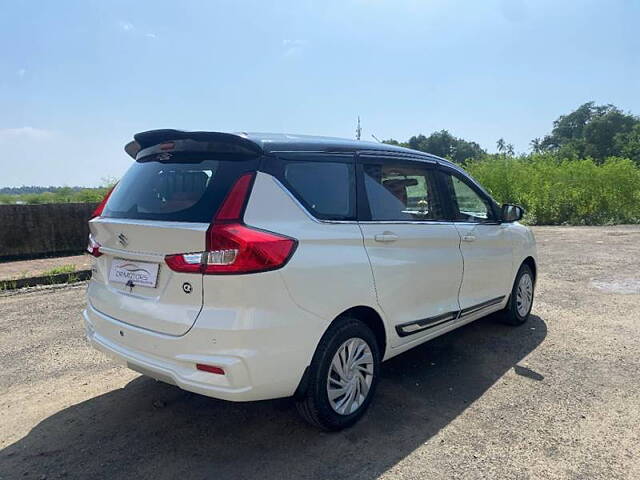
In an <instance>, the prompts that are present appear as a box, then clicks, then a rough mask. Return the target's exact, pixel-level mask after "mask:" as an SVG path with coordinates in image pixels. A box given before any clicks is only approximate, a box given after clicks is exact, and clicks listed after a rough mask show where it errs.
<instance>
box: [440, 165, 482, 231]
mask: <svg viewBox="0 0 640 480" xmlns="http://www.w3.org/2000/svg"><path fill="white" fill-rule="evenodd" d="M443 175H444V179H445V183H446V184H447V186H448V190H449V192H450V194H451V196H452V197H453V198H452V203H453V214H454V218H453V219H454V220H455V221H458V222H486V221H491V220H493V213H492V211H491V206H490V205H489V203H488V202H487V201H486V200H485V199H484V198H483V197H481V196H480V195H478V193H477V192H476V191H475V190H474V189H473V188H471V187H470V186H469V185H468V184H467V183H466V182H464V181H463V180H461V179H460V178H458V177H456V176H455V175H450V174H448V173H444V174H443Z"/></svg>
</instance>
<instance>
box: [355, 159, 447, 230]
mask: <svg viewBox="0 0 640 480" xmlns="http://www.w3.org/2000/svg"><path fill="white" fill-rule="evenodd" d="M363 170H364V186H365V190H366V193H367V199H368V202H369V209H370V210H371V220H377V221H394V220H417V221H420V220H423V221H424V220H441V219H442V218H443V215H442V209H441V208H440V204H439V203H438V201H437V194H436V184H435V171H434V170H433V169H430V168H428V167H426V166H423V165H420V164H417V163H416V164H408V163H397V164H393V163H389V164H382V165H378V164H365V165H363Z"/></svg>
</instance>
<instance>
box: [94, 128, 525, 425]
mask: <svg viewBox="0 0 640 480" xmlns="http://www.w3.org/2000/svg"><path fill="white" fill-rule="evenodd" d="M134 138H135V141H133V142H131V143H129V144H128V145H127V146H126V147H125V150H126V152H127V153H128V154H129V155H130V156H132V157H133V158H134V159H135V162H134V163H133V165H132V166H131V168H130V169H129V170H128V171H127V173H126V174H125V175H124V177H123V178H122V180H121V181H120V182H119V183H118V184H117V186H116V187H115V188H114V189H113V190H112V191H111V193H110V195H108V196H107V198H106V199H105V200H104V201H103V202H102V203H101V204H100V205H99V207H98V208H97V210H96V212H95V214H94V217H93V218H92V219H91V220H90V222H89V225H90V231H91V234H90V238H89V246H88V250H89V252H90V253H91V254H92V255H93V256H94V257H95V261H94V266H93V275H92V278H91V281H90V283H89V287H88V306H87V308H86V310H85V311H84V322H85V327H86V334H87V337H88V339H89V341H90V342H91V343H92V344H93V345H94V346H95V347H97V348H98V349H100V350H102V351H104V352H106V353H108V354H110V355H112V356H115V357H116V358H117V359H119V360H120V361H122V362H124V363H126V365H128V366H129V367H130V368H132V369H134V370H136V371H138V372H141V373H143V374H145V375H148V376H150V377H153V378H156V379H158V380H161V381H163V382H167V383H171V384H174V385H177V386H178V387H180V388H183V389H185V390H189V391H192V392H196V393H200V394H203V395H208V396H210V397H215V398H219V399H224V400H232V401H249V400H262V399H270V398H277V397H289V396H292V397H294V399H295V400H296V403H297V405H298V407H299V410H300V412H301V413H302V415H303V416H304V418H305V419H306V420H308V421H309V422H311V423H313V424H315V425H317V426H320V427H322V428H325V429H331V430H337V429H340V428H344V427H347V426H349V425H351V424H353V423H354V422H356V421H357V420H358V419H359V418H360V417H361V416H362V415H363V413H364V412H365V410H366V409H367V407H368V406H369V403H370V402H371V399H372V397H373V394H374V391H375V388H376V384H377V381H378V378H379V377H380V363H381V362H382V361H384V360H387V359H389V358H391V357H393V356H395V355H398V354H400V353H402V352H404V351H406V350H408V349H410V348H413V347H415V346H416V345H420V344H421V343H423V342H426V341H427V340H430V339H432V338H434V337H437V336H438V335H442V334H443V333H446V332H448V331H451V330H453V329H455V328H457V327H460V326H462V325H465V324H467V323H469V322H472V321H473V320H476V319H478V318H480V317H483V316H485V315H487V314H489V313H492V312H498V311H500V312H501V314H500V315H501V316H502V318H503V319H504V320H505V321H506V322H507V323H509V324H512V325H519V324H522V323H523V322H525V321H526V320H527V317H528V316H529V313H530V311H531V306H532V303H533V292H534V286H535V281H536V273H537V267H536V246H535V240H534V237H533V234H532V233H531V231H530V230H529V229H528V228H526V227H524V226H522V225H521V224H519V223H518V222H517V220H519V219H520V218H521V217H522V213H523V211H522V209H521V208H520V207H518V206H515V205H503V206H502V207H500V206H498V205H497V204H496V202H495V201H494V200H493V199H492V198H491V197H490V195H489V194H488V193H487V192H486V191H485V190H484V189H483V188H482V187H481V186H480V185H478V183H476V182H475V181H474V180H473V179H471V178H470V177H469V176H468V175H467V174H466V173H465V172H464V171H463V170H462V169H461V168H460V167H458V166H456V165H454V164H452V163H450V162H448V161H446V160H443V159H442V158H438V157H434V156H432V155H429V154H425V153H422V152H417V151H413V150H409V149H405V148H400V147H395V146H392V145H385V144H376V143H369V142H360V141H352V140H342V139H335V138H322V137H310V136H294V135H272V134H244V133H240V134H228V133H216V132H183V131H177V130H153V131H149V132H143V133H139V134H137V135H135V137H134Z"/></svg>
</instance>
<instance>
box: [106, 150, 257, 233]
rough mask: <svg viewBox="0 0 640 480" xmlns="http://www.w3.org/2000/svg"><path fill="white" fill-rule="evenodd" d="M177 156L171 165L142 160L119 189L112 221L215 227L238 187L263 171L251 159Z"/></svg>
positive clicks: (110, 209)
mask: <svg viewBox="0 0 640 480" xmlns="http://www.w3.org/2000/svg"><path fill="white" fill-rule="evenodd" d="M198 157H199V155H198V154H193V155H189V154H186V153H181V154H176V155H173V156H172V157H171V159H170V160H167V161H160V160H157V159H156V158H157V157H155V156H154V159H153V160H148V161H137V162H136V163H134V164H133V165H132V166H131V167H130V168H129V170H128V171H127V173H126V174H125V175H124V177H123V178H122V180H120V182H119V183H118V185H117V186H116V188H115V189H114V190H113V192H112V194H111V196H110V197H109V201H108V202H107V204H106V206H105V209H104V211H103V213H102V216H103V217H107V218H130V219H141V220H160V221H174V222H210V221H211V219H212V218H213V216H214V215H215V213H216V212H217V210H218V208H219V207H220V204H221V203H222V201H223V200H224V198H225V196H226V194H227V193H228V191H229V189H230V188H231V186H232V185H233V183H234V182H235V181H236V180H237V179H238V178H239V177H240V176H241V175H242V174H243V173H245V172H249V171H254V170H255V169H256V168H257V165H258V160H257V159H247V158H246V157H240V158H233V157H230V156H221V157H219V158H211V155H210V154H209V158H198Z"/></svg>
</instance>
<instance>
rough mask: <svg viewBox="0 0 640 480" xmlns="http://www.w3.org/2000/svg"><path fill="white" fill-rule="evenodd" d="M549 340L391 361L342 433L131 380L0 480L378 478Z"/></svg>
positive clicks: (501, 334) (450, 345) (534, 329)
mask: <svg viewBox="0 0 640 480" xmlns="http://www.w3.org/2000/svg"><path fill="white" fill-rule="evenodd" d="M546 333H547V327H546V324H545V322H544V321H543V320H542V319H541V318H539V317H537V316H532V317H531V319H530V321H529V322H528V323H527V324H526V325H524V326H521V327H518V328H513V327H507V326H504V325H501V324H499V323H498V322H496V319H495V318H492V317H487V318H485V319H482V320H479V321H477V322H474V323H472V324H470V325H467V326H465V327H462V328H461V329H458V330H456V331H453V332H450V333H448V334H446V335H444V336H442V337H439V338H437V339H435V340H433V341H431V342H427V343H426V344H424V345H422V346H420V347H417V348H415V349H413V350H411V351H409V352H407V353H405V354H403V355H400V356H399V357H396V358H394V359H392V360H390V361H388V362H386V363H384V364H383V368H382V377H383V378H382V380H381V382H380V385H379V388H378V391H377V395H376V399H375V401H374V402H373V405H372V408H371V409H370V410H369V412H368V414H367V415H366V416H365V417H364V418H363V419H362V421H361V422H360V423H358V424H357V425H356V426H354V427H352V428H350V429H348V430H345V431H343V432H339V433H326V432H320V431H318V430H316V429H314V428H312V427H310V426H307V425H306V424H305V423H304V422H303V421H302V420H301V419H300V418H299V417H298V416H297V415H296V410H295V407H294V405H293V403H292V401H291V400H288V399H282V400H273V401H267V402H254V403H243V404H239V403H229V402H223V401H218V400H214V399H210V398H207V397H203V396H199V395H195V394H191V393H188V392H183V391H181V390H179V389H178V388H176V387H173V386H170V385H166V384H162V383H159V382H156V381H154V380H152V379H149V378H147V377H139V378H137V379H135V380H133V381H131V382H130V383H129V384H127V385H126V386H125V387H124V388H122V389H118V390H114V391H111V392H109V393H106V394H104V395H100V396H98V397H95V398H92V399H90V400H87V401H85V402H82V403H80V404H77V405H73V406H71V407H69V408H66V409H65V410H62V411H60V412H58V413H56V414H54V415H52V416H50V417H49V418H46V419H45V420H43V421H42V422H40V423H39V424H38V425H37V426H35V427H34V428H33V429H32V430H31V431H30V432H29V434H28V435H27V436H25V437H24V438H22V439H21V440H19V441H17V442H16V443H14V444H13V445H10V446H8V447H6V448H5V449H3V450H2V452H0V465H2V466H0V478H17V477H22V475H25V472H28V473H26V475H33V476H40V475H46V478H49V479H51V478H58V477H67V478H73V477H83V478H84V477H88V478H150V477H154V478H179V477H182V478H189V479H190V478H216V479H223V478H295V479H299V478H345V477H350V478H375V477H377V476H378V475H380V474H381V473H383V472H384V471H386V470H387V469H389V468H390V467H392V466H393V465H395V464H396V463H398V462H399V461H400V460H402V459H403V458H404V457H406V456H407V455H409V454H410V453H411V452H412V451H414V450H415V449H416V448H417V447H418V446H420V445H422V444H424V443H425V442H426V441H428V440H429V439H430V438H431V437H433V436H434V435H435V434H436V433H437V432H438V431H439V430H440V429H442V428H443V427H445V426H446V425H447V424H448V423H449V422H451V421H452V420H453V419H455V418H456V417H457V416H458V415H460V414H461V413H462V412H463V411H464V410H465V409H466V408H467V407H468V406H469V405H470V404H471V403H472V402H473V401H475V400H476V399H478V398H479V397H480V396H481V395H482V394H483V393H484V392H485V391H486V390H487V389H488V388H489V387H491V386H492V385H493V384H494V383H495V382H496V381H497V380H498V379H499V378H500V377H501V376H502V375H504V373H505V372H507V371H508V370H509V369H511V368H514V367H516V364H517V363H518V362H520V361H521V360H522V359H523V358H524V357H525V356H526V355H528V354H529V353H530V352H531V351H532V350H534V349H535V348H536V347H537V346H538V345H540V343H541V342H542V341H543V340H544V338H545V337H546ZM518 372H519V373H518ZM516 373H518V374H520V375H523V376H526V377H529V378H531V379H533V380H540V379H541V378H542V377H541V376H540V375H539V374H537V373H536V372H533V371H532V370H529V369H527V368H525V367H518V368H517V371H516Z"/></svg>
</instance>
